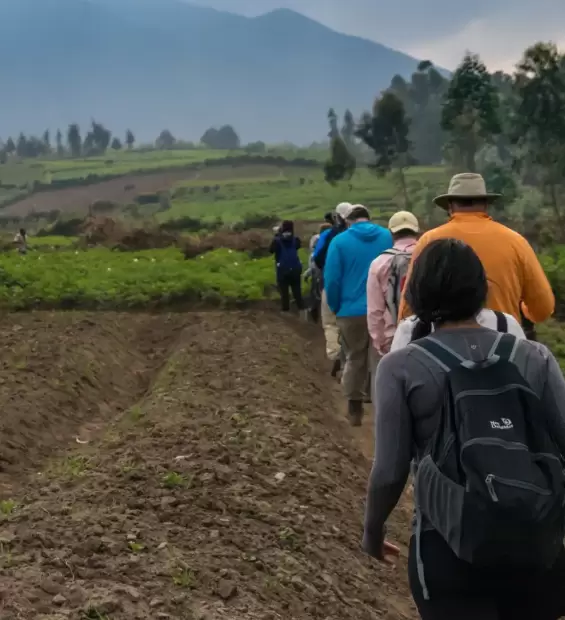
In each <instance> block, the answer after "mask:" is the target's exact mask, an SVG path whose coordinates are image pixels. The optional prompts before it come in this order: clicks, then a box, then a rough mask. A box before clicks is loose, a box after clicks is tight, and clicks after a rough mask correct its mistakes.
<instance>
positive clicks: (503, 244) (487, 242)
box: [399, 212, 555, 323]
mask: <svg viewBox="0 0 565 620" xmlns="http://www.w3.org/2000/svg"><path fill="white" fill-rule="evenodd" d="M446 238H454V239H459V240H460V241H463V242H465V243H466V244H467V245H470V246H471V247H472V248H473V250H475V252H476V253H477V255H478V257H479V258H480V259H481V262H482V263H483V266H484V268H485V271H486V274H487V278H488V281H489V294H488V298H487V308H489V309H491V310H498V311H500V312H506V313H508V314H511V315H513V316H514V317H515V318H516V319H517V320H518V321H520V320H521V316H520V307H521V305H522V306H523V309H524V314H525V315H526V316H527V317H528V318H529V319H530V320H531V321H533V322H534V323H541V322H542V321H545V320H546V319H548V318H549V317H550V316H551V315H552V314H553V311H554V310H555V297H554V295H553V291H552V290H551V285H550V284H549V282H548V280H547V277H546V275H545V273H544V271H543V269H542V267H541V265H540V263H539V261H538V259H537V256H536V254H535V252H534V251H533V249H532V247H531V246H530V244H529V243H528V242H527V241H526V239H524V237H522V236H521V235H519V234H518V233H517V232H515V231H513V230H511V229H510V228H507V227H506V226H503V225H502V224H499V223H497V222H495V221H494V220H492V219H491V218H490V217H489V216H488V215H487V214H486V213H477V212H473V213H461V212H458V213H455V214H453V215H452V217H451V219H450V220H449V222H447V223H446V224H444V225H443V226H439V227H438V228H434V229H433V230H430V231H428V232H427V233H425V234H424V235H422V237H421V238H420V240H419V241H418V244H417V245H416V248H415V249H414V253H413V255H412V262H413V261H414V259H415V258H416V257H417V256H418V255H419V254H420V252H421V251H422V250H423V249H424V248H425V247H426V245H428V244H429V243H431V242H432V241H435V240H436V239H446ZM411 271H412V269H411V268H410V269H409V271H408V278H410V275H411ZM408 278H407V279H408ZM524 306H525V307H524ZM411 314H412V310H411V308H409V306H408V304H407V303H406V301H405V299H404V296H403V297H402V300H401V303H400V308H399V319H404V318H406V317H408V316H410V315H411Z"/></svg>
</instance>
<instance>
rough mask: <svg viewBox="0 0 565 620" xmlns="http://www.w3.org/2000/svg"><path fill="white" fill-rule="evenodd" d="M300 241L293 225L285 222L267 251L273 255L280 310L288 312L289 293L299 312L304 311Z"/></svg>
mask: <svg viewBox="0 0 565 620" xmlns="http://www.w3.org/2000/svg"><path fill="white" fill-rule="evenodd" d="M299 249H300V239H299V238H298V237H296V236H295V235H294V223H293V222H291V221H289V220H285V221H284V222H283V223H282V224H281V226H280V231H279V232H278V233H277V234H275V237H274V238H273V241H272V242H271V247H270V248H269V251H270V252H271V254H274V255H275V263H276V272H277V285H278V287H279V290H280V295H281V309H282V311H283V312H288V311H289V310H290V292H289V291H292V296H293V297H294V301H295V302H296V306H297V308H298V309H299V310H304V301H303V300H302V288H301V287H302V263H301V262H300V258H299V256H298V250H299Z"/></svg>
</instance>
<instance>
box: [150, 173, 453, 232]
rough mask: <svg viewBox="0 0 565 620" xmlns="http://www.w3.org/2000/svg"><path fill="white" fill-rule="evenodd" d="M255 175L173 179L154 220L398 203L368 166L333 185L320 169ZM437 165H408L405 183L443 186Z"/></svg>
mask: <svg viewBox="0 0 565 620" xmlns="http://www.w3.org/2000/svg"><path fill="white" fill-rule="evenodd" d="M264 173H265V174H264V176H261V177H257V178H237V179H236V178H234V179H230V178H227V179H224V180H221V179H220V175H218V178H217V182H216V183H215V184H214V183H213V182H212V181H210V182H208V181H207V180H202V179H198V180H195V181H190V182H185V183H181V184H179V185H177V186H176V187H175V188H174V189H173V191H172V204H171V208H170V209H167V210H165V211H160V212H158V213H157V212H156V210H155V213H156V218H157V220H158V221H159V222H165V221H167V220H171V219H180V218H183V217H193V218H198V219H201V220H203V221H213V220H216V219H218V218H219V219H221V220H222V221H223V222H225V223H228V224H233V223H235V222H238V221H241V220H242V219H244V218H245V217H247V216H249V215H273V216H276V217H279V218H280V219H285V218H287V219H296V220H320V219H321V218H322V217H323V215H324V214H325V213H327V212H328V211H331V210H332V209H334V208H335V206H336V205H337V204H338V203H339V202H343V201H348V202H353V203H362V204H364V205H365V206H367V207H369V208H370V209H371V210H372V212H373V215H374V216H375V217H379V216H386V215H388V214H390V213H391V212H392V211H394V210H395V209H397V208H398V206H399V204H400V203H401V200H400V198H401V195H400V190H399V189H398V188H397V187H396V186H395V183H394V182H393V181H392V180H391V179H390V178H388V177H387V178H379V177H377V176H375V175H374V174H373V173H372V172H370V171H368V170H359V171H358V172H357V173H356V175H355V177H354V178H353V179H352V181H351V184H348V183H341V184H338V185H337V186H335V187H333V186H331V185H329V184H328V183H326V182H325V181H324V178H323V173H322V172H321V171H311V170H301V169H297V168H291V169H288V170H287V169H285V170H280V171H278V173H277V171H276V170H275V169H273V170H272V174H271V175H270V176H269V174H268V171H267V170H264ZM445 176H446V173H445V171H444V170H443V169H442V168H411V169H408V171H407V183H408V185H409V187H410V188H411V189H414V187H417V188H418V191H422V190H423V191H428V190H429V191H432V190H433V191H435V190H439V188H441V187H443V185H444V182H445Z"/></svg>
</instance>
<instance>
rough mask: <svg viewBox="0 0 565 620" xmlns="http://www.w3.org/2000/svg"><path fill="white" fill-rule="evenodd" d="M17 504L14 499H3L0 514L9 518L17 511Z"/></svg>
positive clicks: (0, 503)
mask: <svg viewBox="0 0 565 620" xmlns="http://www.w3.org/2000/svg"><path fill="white" fill-rule="evenodd" d="M16 506H17V504H16V502H15V501H14V500H13V499H3V500H2V501H0V514H2V515H4V516H5V517H9V516H10V515H11V514H12V513H13V512H14V510H15V509H16Z"/></svg>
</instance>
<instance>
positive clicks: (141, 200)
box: [135, 192, 159, 205]
mask: <svg viewBox="0 0 565 620" xmlns="http://www.w3.org/2000/svg"><path fill="white" fill-rule="evenodd" d="M135 202H137V204H138V205H150V204H157V203H158V202H159V193H158V192H148V193H145V194H138V195H137V196H136V197H135Z"/></svg>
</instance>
